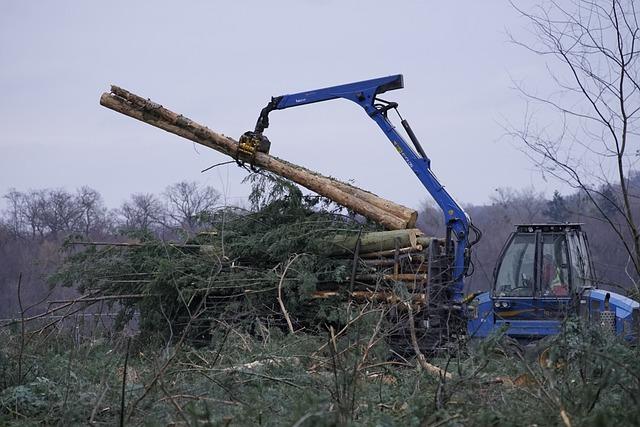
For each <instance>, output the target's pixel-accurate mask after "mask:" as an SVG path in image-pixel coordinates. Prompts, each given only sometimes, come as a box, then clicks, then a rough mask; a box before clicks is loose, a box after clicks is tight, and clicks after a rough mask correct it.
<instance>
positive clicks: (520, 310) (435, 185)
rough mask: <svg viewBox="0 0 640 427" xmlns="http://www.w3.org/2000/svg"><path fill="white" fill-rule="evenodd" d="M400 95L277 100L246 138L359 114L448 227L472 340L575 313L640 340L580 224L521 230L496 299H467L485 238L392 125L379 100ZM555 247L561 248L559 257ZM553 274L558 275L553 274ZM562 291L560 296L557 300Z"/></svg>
mask: <svg viewBox="0 0 640 427" xmlns="http://www.w3.org/2000/svg"><path fill="white" fill-rule="evenodd" d="M403 87H404V82H403V77H402V75H401V74H397V75H392V76H388V77H382V78H377V79H371V80H364V81H360V82H355V83H349V84H344V85H339V86H332V87H326V88H322V89H316V90H311V91H306V92H299V93H294V94H288V95H283V96H278V97H273V98H272V99H271V101H270V102H269V104H268V105H267V106H266V107H265V108H264V109H263V110H262V112H261V114H260V117H259V118H258V122H257V123H256V127H255V131H254V132H247V134H251V136H252V137H254V136H258V138H262V139H264V140H266V141H267V142H268V139H266V137H264V136H263V135H262V132H263V131H264V129H265V128H267V127H268V126H269V118H268V115H269V113H270V112H271V111H274V110H283V109H287V108H291V107H297V106H302V105H308V104H313V103H316V102H322V101H328V100H332V99H338V98H342V99H347V100H349V101H352V102H354V103H356V104H358V105H359V106H360V107H362V108H363V109H364V111H365V112H366V113H367V115H368V116H369V117H370V118H371V119H372V120H373V121H375V122H376V124H377V125H378V126H379V127H380V129H382V131H383V132H384V134H385V135H386V136H387V138H388V139H389V140H390V141H391V143H392V144H393V146H394V147H395V149H396V150H397V151H398V153H399V154H400V155H401V156H402V158H403V159H404V161H405V162H406V163H407V165H408V166H409V167H410V168H411V170H412V171H413V172H414V173H415V175H416V176H417V177H418V179H419V180H420V182H421V183H422V185H423V186H424V187H425V188H426V189H427V191H428V192H429V194H430V195H431V196H432V197H433V199H434V200H435V202H436V203H437V204H438V206H439V207H440V209H441V210H442V212H443V215H444V221H445V224H446V226H447V236H446V242H447V244H449V243H453V248H451V251H452V252H453V263H452V273H453V274H452V278H453V283H452V285H451V289H450V294H449V297H450V300H451V301H452V302H453V304H454V305H457V306H458V307H461V309H462V312H463V313H465V316H466V318H467V334H468V336H470V337H486V336H488V335H489V334H491V333H492V332H493V331H495V330H496V329H499V328H506V330H507V332H506V333H507V334H508V335H510V336H512V337H515V338H519V339H523V340H527V339H536V338H541V337H544V336H548V335H554V334H557V333H558V331H559V329H560V327H561V325H562V322H563V319H565V318H566V316H567V314H568V313H569V312H570V311H572V310H573V311H574V312H575V310H578V312H579V313H580V315H581V316H583V317H584V318H587V319H589V320H590V321H595V322H599V323H605V324H607V325H609V326H610V327H611V328H612V329H613V330H615V332H616V333H617V334H619V335H624V336H625V337H627V338H628V339H631V337H632V336H633V335H635V336H637V335H638V333H637V332H636V333H635V334H634V333H633V332H632V331H634V330H636V331H637V330H639V329H640V316H639V315H638V312H639V304H638V302H636V301H634V300H632V299H629V298H627V297H624V296H622V295H618V294H615V293H612V292H607V291H604V290H599V289H596V287H597V283H596V281H595V275H594V274H593V268H592V265H591V261H590V254H589V250H588V245H587V242H586V236H585V235H584V234H583V232H582V230H581V229H580V225H579V224H563V225H553V224H539V225H535V224H530V225H521V226H517V230H516V232H514V233H513V234H512V236H511V238H510V239H509V241H507V243H506V244H505V248H504V249H503V253H502V255H501V259H500V262H499V264H498V266H496V271H495V272H494V288H493V289H492V291H491V292H484V293H480V294H477V295H470V296H467V297H465V296H464V277H465V275H466V273H467V267H468V262H469V257H470V249H471V246H472V245H473V244H474V243H476V242H477V240H478V239H479V237H480V232H479V230H477V229H476V228H475V227H474V226H473V225H472V223H471V221H470V219H469V216H468V215H467V214H466V212H465V211H464V209H463V208H462V207H461V206H460V204H459V203H458V202H456V200H455V199H454V198H453V197H452V196H451V195H450V194H449V193H448V192H447V190H446V189H445V187H444V186H443V185H442V183H440V181H439V180H438V178H437V177H436V176H435V174H434V173H433V171H432V170H431V161H430V159H429V157H428V156H427V155H426V154H425V152H424V150H423V148H422V146H421V144H420V143H419V142H418V140H417V138H416V136H415V134H414V133H413V131H412V130H411V127H410V126H409V124H408V122H407V121H406V120H404V119H402V117H401V116H400V114H399V113H398V116H399V117H400V119H401V123H402V126H403V127H404V129H405V131H406V134H407V135H408V137H409V140H410V141H411V142H412V143H413V147H412V146H411V145H410V144H409V142H408V141H407V140H405V139H404V137H403V136H402V135H401V134H400V133H399V132H398V131H397V130H396V128H395V126H394V125H393V124H392V123H391V122H390V120H389V118H388V112H389V111H390V110H392V109H393V110H395V111H396V112H397V107H398V104H397V103H395V102H390V101H386V100H383V99H381V98H379V95H380V94H382V93H385V92H387V91H390V90H395V89H401V88H403ZM269 144H270V143H269ZM470 229H473V230H474V231H476V233H477V237H478V239H476V240H475V241H474V242H470V236H469V231H470ZM523 236H524V237H523ZM519 239H520V240H522V239H524V240H522V241H519ZM527 239H528V241H529V245H528V247H529V248H530V251H529V252H528V253H527V255H526V256H525V252H526V251H525V250H524V249H523V250H519V249H517V248H518V247H519V246H522V247H523V248H524V247H525V246H526V245H524V243H526V240H527ZM549 239H550V240H549ZM547 240H549V242H547ZM562 245H564V246H562ZM561 246H562V247H561ZM514 247H515V248H516V249H515V257H514V255H513V251H514V249H513V248H514ZM554 247H557V248H556V249H555V252H553V251H554V249H553V248H554ZM547 249H550V250H551V252H553V253H554V254H555V255H554V256H555V257H556V259H555V262H556V265H557V270H556V271H555V279H556V280H557V282H558V283H556V285H558V286H556V292H555V293H553V292H550V291H545V290H544V289H543V288H544V284H543V281H544V280H545V278H544V277H543V276H544V275H545V273H544V270H545V268H546V267H545V265H544V262H545V259H546V258H547V257H550V258H553V257H551V256H550V254H547V253H545V251H547ZM527 250H529V249H527ZM507 258H509V260H508V262H507ZM505 265H506V267H505ZM503 267H505V269H506V270H509V269H510V270H509V271H508V273H505V274H502V273H501V272H502V271H503V270H502V268H503ZM514 269H516V270H517V271H516V270H514ZM512 270H513V271H512ZM549 271H550V272H551V273H552V275H553V273H554V271H553V270H549ZM503 282H504V283H503ZM563 282H564V283H563ZM505 283H506V284H505ZM560 285H561V286H560ZM562 286H564V287H565V288H562ZM558 289H560V290H562V292H560V293H558V292H557V290H558ZM612 316H613V320H612V319H611V317H612Z"/></svg>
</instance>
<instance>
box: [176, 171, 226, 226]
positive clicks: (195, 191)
mask: <svg viewBox="0 0 640 427" xmlns="http://www.w3.org/2000/svg"><path fill="white" fill-rule="evenodd" d="M164 196H165V197H166V200H167V205H168V209H167V213H168V215H169V217H170V218H171V219H172V220H173V222H174V224H175V225H176V226H177V227H179V228H182V229H184V230H185V231H187V232H193V231H195V230H196V228H197V226H198V224H199V216H200V215H201V214H202V213H205V212H210V211H211V210H213V209H214V208H215V207H216V206H217V204H218V201H219V200H220V193H219V192H218V191H217V190H216V189H214V188H213V187H210V186H199V185H198V183H196V182H186V181H183V182H178V183H176V184H173V185H170V186H169V187H167V189H166V190H165V192H164Z"/></svg>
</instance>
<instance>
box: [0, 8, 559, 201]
mask: <svg viewBox="0 0 640 427" xmlns="http://www.w3.org/2000/svg"><path fill="white" fill-rule="evenodd" d="M523 25H524V22H523V21H522V20H520V19H519V18H518V16H517V14H516V13H515V12H514V11H513V10H512V9H511V8H510V6H509V4H508V3H507V2H506V1H491V2H489V1H484V2H478V1H474V2H442V1H439V2H436V1H417V0H414V1H398V2H392V1H373V0H369V1H344V0H343V1H339V0H333V1H332V0H316V1H310V0H309V1H301V0H297V1H294V0H289V1H269V2H266V1H257V0H255V1H225V2H222V1H185V2H176V1H171V2H169V1H154V2H150V1H149V2H131V1H109V2H87V1H55V2H47V1H29V2H26V1H19V0H15V1H12V0H8V1H7V0H3V1H2V2H0V192H1V193H2V194H4V193H5V192H6V191H7V189H8V188H10V187H16V188H18V189H20V190H27V189H30V188H44V187H65V188H67V189H70V190H71V189H75V188H76V187H79V186H81V185H89V186H91V187H93V188H95V189H97V190H99V191H100V192H101V193H102V194H103V196H104V197H105V200H106V202H107V204H108V205H109V206H111V207H116V206H117V205H119V204H120V203H121V202H122V201H123V200H124V198H125V197H126V196H127V195H129V194H130V193H133V192H160V191H162V189H163V188H164V187H166V186H167V185H168V184H171V183H174V182H177V181H180V180H198V181H201V182H203V183H207V184H210V185H212V186H214V187H216V188H218V189H220V190H221V191H223V192H224V193H225V194H226V195H227V197H228V200H229V201H230V202H236V201H239V200H242V199H243V198H245V197H246V194H247V193H248V186H247V185H243V184H241V183H240V181H241V180H242V178H243V177H244V176H245V175H246V172H245V171H243V170H242V169H240V168H237V167H236V166H233V165H230V166H224V167H219V168H216V169H215V170H214V171H212V172H209V173H206V174H201V173H200V170H201V169H204V168H205V167H207V166H209V165H211V164H213V163H217V162H221V161H224V160H228V159H227V158H225V157H224V156H223V155H222V154H219V153H217V152H214V151H211V150H207V149H206V148H204V147H200V146H196V145H195V144H193V143H191V142H188V141H186V140H183V139H181V138H179V137H177V136H175V135H171V134H168V133H166V132H164V131H161V130H158V129H155V128H153V127H150V126H148V125H145V124H143V123H141V122H138V121H136V120H133V119H130V118H128V117H125V116H123V115H120V114H117V113H115V112H112V111H110V110H107V109H105V108H103V107H101V106H100V105H99V104H98V99H99V97H100V94H101V93H102V92H103V91H105V90H108V88H109V85H110V84H111V83H113V84H117V85H119V86H122V87H124V88H126V89H128V90H131V91H133V92H135V93H137V94H139V95H142V96H144V97H150V98H151V99H153V100H154V101H157V102H160V103H162V104H163V105H165V106H166V107H168V108H170V109H173V110H174V111H176V112H179V113H182V114H184V115H186V116H188V117H190V118H192V119H194V120H196V121H198V122H200V123H202V124H205V125H207V126H209V127H210V128H212V129H214V130H217V131H219V132H222V133H224V134H226V135H230V136H233V137H236V138H237V137H238V136H239V135H240V134H242V133H243V132H244V131H246V130H249V129H250V128H252V127H253V125H254V124H255V120H256V118H257V115H258V113H259V111H260V109H261V108H262V107H263V106H264V105H265V104H266V102H267V101H268V100H269V98H270V97H271V96H272V95H281V94H284V93H291V92H298V91H303V90H310V89H315V88H319V87H323V86H328V85H335V84H342V83H349V82H352V81H357V80H363V79H368V78H374V77H380V76H385V75H390V74H397V73H402V74H404V79H405V88H404V89H403V90H400V91H394V92H389V93H387V94H385V95H386V96H385V98H387V99H391V100H395V101H398V102H399V103H400V111H401V113H402V114H403V116H404V117H405V118H407V119H408V120H409V121H410V122H411V124H412V126H413V128H414V131H415V132H416V134H417V135H418V137H419V138H420V139H421V141H422V144H423V146H424V148H425V150H426V152H427V154H428V155H429V156H430V157H431V159H432V166H433V169H434V171H435V173H436V175H437V176H438V177H439V178H440V179H441V181H442V182H443V183H444V184H445V185H446V186H447V188H448V189H449V191H450V192H451V193H452V195H453V196H454V197H456V198H457V199H458V200H459V201H461V202H465V203H482V202H485V201H487V200H488V199H489V197H490V196H491V194H492V193H493V192H494V189H495V188H497V187H505V186H510V187H515V188H522V187H525V186H531V185H534V186H535V187H536V189H537V190H540V191H545V192H546V193H547V194H548V193H550V192H551V191H552V190H553V189H554V185H555V184H554V183H546V182H544V181H542V180H541V178H540V176H539V174H538V172H536V171H534V170H533V169H532V167H531V165H530V163H529V162H528V160H527V159H526V158H525V157H524V156H523V155H522V154H521V153H519V152H518V151H517V149H516V148H514V146H513V144H512V143H511V142H510V141H509V140H508V139H505V138H501V135H502V134H503V130H502V128H501V123H504V122H505V120H507V119H510V120H514V121H519V120H521V119H522V115H523V111H524V101H523V100H522V98H521V97H520V96H519V95H518V93H517V92H516V91H514V90H513V89H511V87H512V83H511V78H514V79H517V80H522V81H526V82H527V84H528V85H529V86H530V87H534V88H536V87H544V86H545V85H547V84H548V81H547V76H546V74H545V73H544V64H543V63H542V60H541V59H540V58H537V57H535V56H532V55H531V54H529V53H527V52H525V51H524V50H523V49H522V48H518V47H516V46H514V45H512V44H510V43H509V42H508V41H507V39H508V37H507V35H506V29H507V28H508V29H509V30H511V31H514V32H516V33H522V31H523ZM398 125H399V123H398ZM267 135H268V136H269V138H270V139H271V141H272V148H271V152H272V154H274V155H277V156H279V157H282V158H284V159H286V160H289V161H292V162H295V163H298V164H301V165H304V166H307V167H309V168H311V169H314V170H317V171H319V172H321V173H324V174H329V175H332V176H336V177H339V178H342V179H352V180H354V181H355V183H356V184H357V185H359V186H361V187H363V188H365V189H368V190H370V191H373V192H375V193H378V194H380V195H382V196H385V197H387V198H389V199H393V200H395V201H397V202H400V203H403V204H406V205H408V206H413V207H417V206H419V205H420V203H421V202H422V201H424V200H426V199H427V198H428V194H427V193H426V190H425V189H423V188H422V187H421V185H420V183H419V181H418V180H417V179H416V177H415V176H414V175H413V173H412V172H411V171H410V169H409V168H408V167H407V166H406V164H405V163H404V162H403V160H402V159H401V157H400V156H398V154H397V153H396V152H395V150H394V149H393V147H392V145H391V144H390V143H389V142H388V141H387V140H386V138H385V137H384V135H383V134H382V132H381V131H380V130H379V129H378V128H377V126H376V125H375V123H374V122H373V121H371V120H370V119H369V118H368V117H367V116H366V115H365V114H364V112H363V111H362V110H361V109H360V108H359V107H357V106H356V105H355V104H352V103H350V102H348V101H343V100H335V101H330V102H326V103H322V104H315V105H311V106H306V107H300V108H298V109H291V110H285V111H276V112H274V113H272V114H271V127H270V128H269V129H268V131H267Z"/></svg>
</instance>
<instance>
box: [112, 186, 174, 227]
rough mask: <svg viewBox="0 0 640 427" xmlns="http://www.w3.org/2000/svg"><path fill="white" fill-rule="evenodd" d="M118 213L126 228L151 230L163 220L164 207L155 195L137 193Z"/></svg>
mask: <svg viewBox="0 0 640 427" xmlns="http://www.w3.org/2000/svg"><path fill="white" fill-rule="evenodd" d="M118 214H119V215H120V216H121V217H122V222H123V224H122V225H123V227H124V228H126V229H129V230H147V231H150V230H151V229H152V228H153V226H154V225H158V224H161V223H162V222H163V217H164V207H163V206H162V202H161V201H160V200H159V199H158V198H157V197H156V196H155V195H153V194H148V193H147V194H143V193H137V194H132V195H131V197H130V199H129V200H127V201H125V202H124V203H123V204H122V206H121V207H120V209H119V210H118Z"/></svg>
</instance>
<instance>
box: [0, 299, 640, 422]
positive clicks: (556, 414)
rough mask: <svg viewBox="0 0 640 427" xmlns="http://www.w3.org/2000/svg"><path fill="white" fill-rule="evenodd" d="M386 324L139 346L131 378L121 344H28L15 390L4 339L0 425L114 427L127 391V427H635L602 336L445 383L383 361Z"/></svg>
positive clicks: (549, 344)
mask: <svg viewBox="0 0 640 427" xmlns="http://www.w3.org/2000/svg"><path fill="white" fill-rule="evenodd" d="M358 314H359V313H358V312H352V313H351V318H352V319H353V318H355V316H357V315H358ZM380 314H381V312H380V311H371V312H370V313H369V314H367V315H365V316H362V317H361V318H360V320H359V321H357V322H354V323H353V324H352V326H351V327H350V328H349V329H348V330H347V331H345V332H344V333H342V334H340V335H338V336H335V335H332V334H330V333H325V334H305V333H296V334H285V333H283V332H282V331H281V330H280V329H279V328H271V329H268V330H266V332H265V333H264V334H263V335H262V336H256V335H252V334H248V333H244V332H241V331H240V330H236V329H233V328H227V329H226V330H220V331H217V332H216V333H215V334H214V336H213V339H212V344H211V346H210V347H208V348H199V349H196V348H192V347H189V346H182V347H181V348H178V347H169V348H165V347H158V346H153V345H145V344H144V343H143V342H142V341H141V337H137V338H134V340H133V343H132V345H131V350H130V356H129V362H128V369H127V373H126V376H124V369H123V368H124V358H125V354H124V352H125V348H126V345H125V341H124V340H125V339H124V338H123V337H114V338H112V339H109V340H107V339H105V338H100V337H97V336H94V337H93V338H91V339H80V340H78V338H77V337H74V336H73V335H72V334H67V333H59V334H55V335H48V336H47V335H46V334H36V335H33V336H32V335H30V334H28V338H29V339H27V340H26V346H25V347H24V348H23V350H24V351H23V357H22V365H23V368H24V370H23V376H22V377H21V378H18V377H17V374H16V372H17V369H16V368H17V364H18V358H19V355H20V348H21V345H20V341H21V336H20V334H19V331H13V332H10V331H8V330H6V329H4V330H1V331H0V338H1V339H2V341H3V343H5V344H6V345H4V346H2V347H1V348H0V425H25V424H27V425H35V424H45V425H49V424H57V425H86V424H87V423H88V422H89V421H91V422H92V424H93V425H117V423H118V420H119V417H120V401H121V400H120V399H121V397H122V395H121V387H122V381H123V378H124V382H125V404H124V413H125V420H128V421H127V425H142V424H143V425H170V424H175V425H185V426H186V425H194V426H195V425H210V426H217V425H263V426H280V425H287V426H290V425H299V426H335V425H340V426H358V425H362V426H365V425H366V426H368V425H388V426H391V425H397V426H418V425H440V426H460V425H479V426H511V425H545V426H546V425H549V426H554V425H558V426H562V425H568V424H567V422H569V423H571V425H580V426H608V425H611V426H614V425H615V426H617V425H637V424H638V420H639V419H640V409H639V408H640V407H639V406H638V405H637V402H636V400H637V398H638V395H639V393H640V368H639V364H638V360H639V354H638V351H639V350H638V348H637V347H632V346H629V345H628V344H627V343H624V342H622V341H620V340H619V339H618V338H617V337H614V336H609V335H606V334H605V333H603V332H602V331H601V330H599V329H597V328H595V329H593V328H589V327H585V326H584V325H582V324H581V323H579V321H573V320H570V321H569V322H567V323H566V325H565V328H564V330H563V332H562V333H561V334H560V335H558V336H556V337H553V338H552V339H549V340H546V341H543V342H539V343H537V345H535V346H532V347H530V348H529V347H525V348H522V347H520V346H518V345H517V344H515V343H513V342H510V341H508V340H506V339H505V338H504V337H502V336H501V335H499V334H498V335H496V336H494V337H491V338H489V339H487V340H484V341H480V342H474V343H473V344H472V345H471V346H470V347H469V348H468V349H466V350H465V351H462V352H460V353H458V355H456V356H455V357H451V358H449V359H438V360H433V361H432V362H433V363H435V364H437V365H439V366H440V367H442V368H445V369H447V370H448V371H449V372H450V373H451V374H452V376H453V377H452V379H449V380H444V379H442V378H439V377H437V376H434V375H433V374H430V373H427V372H424V371H422V370H420V368H419V367H415V366H414V365H413V364H412V363H405V362H393V363H390V362H388V361H387V360H386V356H385V354H386V349H385V344H384V340H376V339H375V338H379V337H378V336H377V335H376V334H375V332H374V331H375V329H376V328H375V325H376V324H377V322H378V320H379V316H380ZM333 336H335V338H332V337H333ZM372 337H373V338H374V339H373V340H372ZM372 342H373V343H374V345H373V346H372V347H370V344H371V343H372ZM540 354H543V355H545V356H544V357H540ZM539 359H542V360H543V362H542V363H540V362H539ZM129 416H130V418H129ZM296 423H298V424H296Z"/></svg>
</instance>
